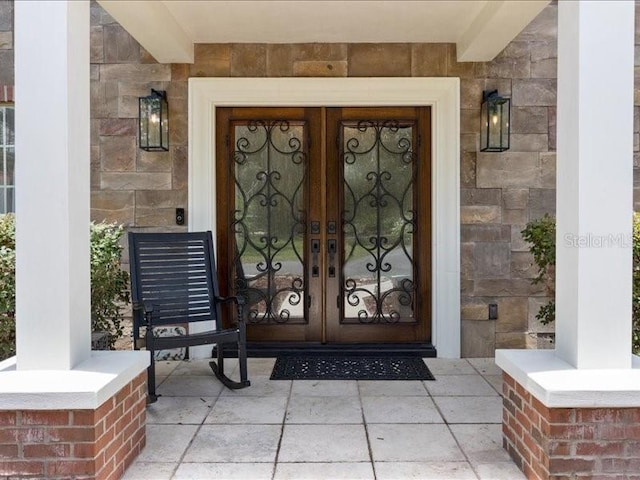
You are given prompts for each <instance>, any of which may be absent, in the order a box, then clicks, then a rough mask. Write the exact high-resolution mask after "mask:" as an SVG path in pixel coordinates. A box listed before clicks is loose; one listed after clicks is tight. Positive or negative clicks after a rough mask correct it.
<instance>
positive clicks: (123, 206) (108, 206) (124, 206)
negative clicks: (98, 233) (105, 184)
mask: <svg viewBox="0 0 640 480" xmlns="http://www.w3.org/2000/svg"><path fill="white" fill-rule="evenodd" d="M134 206H135V201H134V195H133V192H108V191H95V190H94V191H92V192H91V220H93V221H94V222H102V221H105V222H110V223H112V222H117V223H120V224H123V225H133V220H134Z"/></svg>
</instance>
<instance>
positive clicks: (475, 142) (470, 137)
mask: <svg viewBox="0 0 640 480" xmlns="http://www.w3.org/2000/svg"><path fill="white" fill-rule="evenodd" d="M478 150H480V133H463V134H461V135H460V151H461V152H477V151H478Z"/></svg>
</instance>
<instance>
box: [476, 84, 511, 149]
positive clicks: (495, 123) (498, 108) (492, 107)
mask: <svg viewBox="0 0 640 480" xmlns="http://www.w3.org/2000/svg"><path fill="white" fill-rule="evenodd" d="M510 105H511V101H510V99H508V98H502V97H499V96H497V95H496V96H494V97H489V98H487V99H486V100H485V101H484V102H483V103H482V107H481V114H480V118H482V125H481V131H480V150H481V151H483V152H503V151H505V150H508V149H509V146H510V145H509V136H510V135H509V134H510V125H511V108H510Z"/></svg>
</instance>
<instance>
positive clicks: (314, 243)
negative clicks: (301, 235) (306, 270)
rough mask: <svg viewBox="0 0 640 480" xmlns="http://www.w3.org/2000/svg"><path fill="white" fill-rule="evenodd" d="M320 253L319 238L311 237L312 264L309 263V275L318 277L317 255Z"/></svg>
mask: <svg viewBox="0 0 640 480" xmlns="http://www.w3.org/2000/svg"><path fill="white" fill-rule="evenodd" d="M319 254H320V240H318V239H317V238H313V239H311V256H312V265H311V276H312V277H319V276H320V266H319V265H318V255H319Z"/></svg>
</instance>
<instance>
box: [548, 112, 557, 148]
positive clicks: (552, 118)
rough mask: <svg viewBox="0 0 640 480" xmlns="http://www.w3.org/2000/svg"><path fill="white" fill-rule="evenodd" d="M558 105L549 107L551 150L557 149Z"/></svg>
mask: <svg viewBox="0 0 640 480" xmlns="http://www.w3.org/2000/svg"><path fill="white" fill-rule="evenodd" d="M556 120H557V119H556V107H549V151H551V152H555V151H556V138H557V133H558V132H557V128H556Z"/></svg>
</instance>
